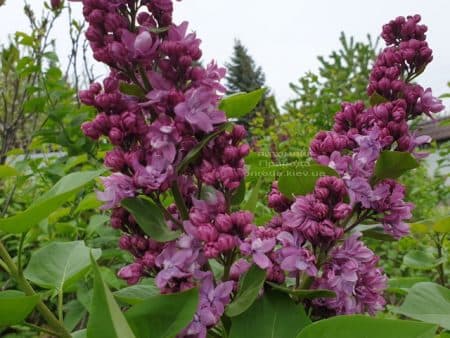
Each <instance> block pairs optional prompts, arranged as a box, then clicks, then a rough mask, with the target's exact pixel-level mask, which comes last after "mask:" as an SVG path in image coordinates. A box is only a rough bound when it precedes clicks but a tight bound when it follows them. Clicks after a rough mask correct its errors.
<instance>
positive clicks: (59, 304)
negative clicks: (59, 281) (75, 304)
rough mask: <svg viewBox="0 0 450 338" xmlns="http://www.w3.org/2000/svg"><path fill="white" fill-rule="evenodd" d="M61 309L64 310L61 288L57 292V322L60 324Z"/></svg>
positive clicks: (61, 321)
mask: <svg viewBox="0 0 450 338" xmlns="http://www.w3.org/2000/svg"><path fill="white" fill-rule="evenodd" d="M63 308H64V293H63V290H62V288H61V290H59V292H58V320H59V322H60V323H61V324H63V323H64V312H63Z"/></svg>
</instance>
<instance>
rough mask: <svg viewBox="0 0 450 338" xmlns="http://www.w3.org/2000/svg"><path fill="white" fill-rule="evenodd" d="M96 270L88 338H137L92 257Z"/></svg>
mask: <svg viewBox="0 0 450 338" xmlns="http://www.w3.org/2000/svg"><path fill="white" fill-rule="evenodd" d="M91 264H92V267H93V270H94V298H93V299H92V304H91V311H90V316H89V322H88V324H87V334H86V337H87V338H98V337H108V338H135V335H134V334H133V332H132V331H131V329H130V326H129V325H128V322H127V320H126V319H125V316H124V314H123V313H122V311H121V310H120V307H119V305H118V304H117V303H116V301H115V299H114V296H113V294H112V293H111V291H110V290H109V289H108V286H107V285H106V283H105V282H104V280H103V279H102V274H101V273H100V269H99V268H98V265H97V262H96V261H95V259H94V257H93V256H92V255H91Z"/></svg>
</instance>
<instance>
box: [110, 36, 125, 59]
mask: <svg viewBox="0 0 450 338" xmlns="http://www.w3.org/2000/svg"><path fill="white" fill-rule="evenodd" d="M109 50H110V52H111V55H112V56H113V57H114V59H116V60H117V61H118V62H123V61H126V60H127V54H128V53H127V50H126V48H125V47H124V46H123V44H121V43H120V42H117V41H114V42H113V43H111V44H110V45H109Z"/></svg>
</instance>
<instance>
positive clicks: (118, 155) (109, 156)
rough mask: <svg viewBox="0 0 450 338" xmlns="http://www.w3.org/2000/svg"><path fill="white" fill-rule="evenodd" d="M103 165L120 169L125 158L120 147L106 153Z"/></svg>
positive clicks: (116, 169)
mask: <svg viewBox="0 0 450 338" xmlns="http://www.w3.org/2000/svg"><path fill="white" fill-rule="evenodd" d="M104 163H105V166H107V167H108V168H111V169H113V170H115V171H120V170H122V168H123V167H124V166H125V158H124V156H123V152H122V151H121V150H120V149H114V150H111V151H109V152H107V153H106V156H105V161H104Z"/></svg>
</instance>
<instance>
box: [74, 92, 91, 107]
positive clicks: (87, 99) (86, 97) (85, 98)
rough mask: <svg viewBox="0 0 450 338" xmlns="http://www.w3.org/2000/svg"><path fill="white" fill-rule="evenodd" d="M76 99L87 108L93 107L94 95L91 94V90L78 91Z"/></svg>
mask: <svg viewBox="0 0 450 338" xmlns="http://www.w3.org/2000/svg"><path fill="white" fill-rule="evenodd" d="M78 97H79V98H80V101H81V102H82V103H84V104H85V105H88V106H93V105H95V95H94V94H93V93H92V91H91V90H80V91H79V92H78Z"/></svg>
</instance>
